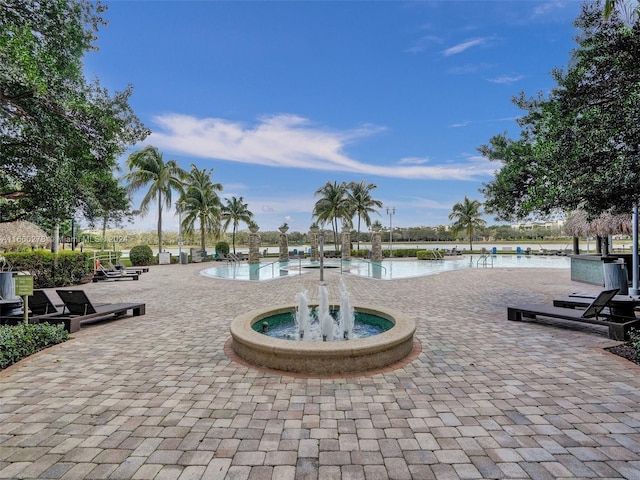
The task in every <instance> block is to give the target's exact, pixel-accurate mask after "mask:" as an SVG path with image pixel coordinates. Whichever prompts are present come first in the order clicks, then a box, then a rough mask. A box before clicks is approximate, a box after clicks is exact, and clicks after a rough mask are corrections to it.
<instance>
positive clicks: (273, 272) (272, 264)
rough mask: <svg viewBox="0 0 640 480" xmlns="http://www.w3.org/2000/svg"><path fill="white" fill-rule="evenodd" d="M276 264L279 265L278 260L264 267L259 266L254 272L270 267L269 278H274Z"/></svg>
mask: <svg viewBox="0 0 640 480" xmlns="http://www.w3.org/2000/svg"><path fill="white" fill-rule="evenodd" d="M276 263H280V260H276V261H275V262H271V263H266V264H264V265H261V266H259V267H258V268H256V272H258V271H259V270H262V269H263V268H264V267H268V266H271V276H272V277H274V278H275V276H276V272H275V268H274V265H275V264H276Z"/></svg>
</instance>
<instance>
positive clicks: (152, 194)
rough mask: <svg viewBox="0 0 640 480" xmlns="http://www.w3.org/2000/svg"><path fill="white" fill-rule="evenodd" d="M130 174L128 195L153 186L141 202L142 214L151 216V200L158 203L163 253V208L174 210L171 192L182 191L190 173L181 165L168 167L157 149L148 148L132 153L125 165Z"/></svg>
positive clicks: (176, 163)
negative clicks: (147, 186)
mask: <svg viewBox="0 0 640 480" xmlns="http://www.w3.org/2000/svg"><path fill="white" fill-rule="evenodd" d="M126 167H127V174H126V175H125V176H124V180H125V181H126V182H127V183H128V185H127V191H128V192H129V193H133V192H135V191H137V190H139V189H140V188H142V187H144V186H146V185H148V184H151V186H150V187H149V190H148V191H147V193H146V194H145V196H144V197H143V199H142V202H140V214H141V215H143V216H144V215H146V214H147V213H148V212H149V204H150V203H151V201H152V200H155V199H157V200H158V251H159V252H161V251H162V208H163V206H166V207H167V208H169V207H170V206H171V192H172V190H177V191H179V192H181V191H182V180H183V179H184V178H185V176H186V175H187V173H186V172H185V171H184V170H183V169H182V168H180V166H179V165H178V162H176V161H175V160H169V161H168V162H166V163H165V161H164V159H163V158H162V154H161V153H160V152H159V151H158V149H157V148H156V147H153V146H151V145H148V146H146V147H144V148H143V149H142V150H138V151H137V152H133V153H132V154H131V155H129V157H128V158H127V161H126Z"/></svg>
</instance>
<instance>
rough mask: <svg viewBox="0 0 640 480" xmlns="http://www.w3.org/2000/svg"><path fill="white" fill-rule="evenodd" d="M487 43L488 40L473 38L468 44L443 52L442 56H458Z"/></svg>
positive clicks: (464, 43) (458, 45)
mask: <svg viewBox="0 0 640 480" xmlns="http://www.w3.org/2000/svg"><path fill="white" fill-rule="evenodd" d="M486 42H487V39H486V38H472V39H471V40H467V41H466V42H462V43H459V44H457V45H454V46H453V47H449V48H447V49H446V50H443V51H442V54H443V55H444V56H445V57H449V56H451V55H457V54H458V53H462V52H464V51H465V50H468V49H469V48H471V47H476V46H478V45H484V44H485V43H486Z"/></svg>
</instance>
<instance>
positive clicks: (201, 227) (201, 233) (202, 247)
mask: <svg viewBox="0 0 640 480" xmlns="http://www.w3.org/2000/svg"><path fill="white" fill-rule="evenodd" d="M202 217H203V216H202V215H200V248H201V249H202V251H203V252H204V233H205V232H204V220H203V219H202Z"/></svg>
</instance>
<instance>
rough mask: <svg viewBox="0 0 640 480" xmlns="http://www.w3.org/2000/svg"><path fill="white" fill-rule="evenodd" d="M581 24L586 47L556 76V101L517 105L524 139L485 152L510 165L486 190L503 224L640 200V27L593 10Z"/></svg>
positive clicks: (586, 8)
mask: <svg viewBox="0 0 640 480" xmlns="http://www.w3.org/2000/svg"><path fill="white" fill-rule="evenodd" d="M575 25H576V27H578V29H579V30H580V33H579V34H578V36H577V37H576V41H577V43H578V48H577V49H576V50H575V51H574V52H573V54H572V61H571V63H570V64H569V67H568V68H567V70H566V71H563V70H561V69H555V70H554V71H553V78H554V80H555V81H556V82H557V86H556V87H555V88H554V89H552V91H551V92H550V94H549V96H548V98H543V97H542V95H539V96H538V97H537V98H526V97H525V95H524V94H521V95H520V96H519V97H517V98H515V99H514V103H515V104H516V105H518V106H519V107H520V108H521V109H523V110H524V111H526V114H525V115H524V116H523V117H521V118H520V119H519V122H518V123H519V124H520V126H521V132H520V138H518V139H516V140H511V139H509V138H508V137H507V136H506V134H503V135H498V136H496V137H493V138H492V139H491V140H490V144H489V145H484V146H482V147H480V148H479V151H480V152H481V153H482V154H483V155H484V156H485V157H487V158H489V159H492V160H499V161H501V162H502V168H501V169H500V170H499V171H498V172H497V174H496V177H495V179H494V180H493V181H491V182H489V183H487V184H486V185H485V186H484V189H483V192H484V194H485V196H486V202H485V208H486V210H487V211H488V212H490V213H495V214H497V215H498V218H500V219H503V220H512V219H514V218H520V219H521V218H526V217H527V216H530V215H546V214H548V213H552V212H554V211H557V210H562V211H567V210H575V209H578V208H580V209H583V210H585V211H587V212H588V214H589V215H590V216H591V217H595V216H597V215H599V214H600V213H602V212H605V211H609V210H611V211H612V213H622V212H629V211H631V208H632V206H633V205H634V204H636V203H637V202H638V200H639V199H640V162H638V157H639V153H640V129H639V128H638V124H639V123H638V119H639V118H640V101H638V99H639V98H640V62H638V61H637V55H638V54H637V52H638V51H640V24H638V23H636V24H635V26H634V27H633V28H627V27H625V26H624V25H623V24H622V23H621V21H620V19H619V18H618V17H617V16H612V17H611V18H610V19H609V20H608V21H605V20H604V19H603V16H602V12H601V10H600V7H599V6H598V4H596V3H585V4H584V5H583V9H582V12H581V14H580V16H579V17H578V18H577V19H576V22H575Z"/></svg>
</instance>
